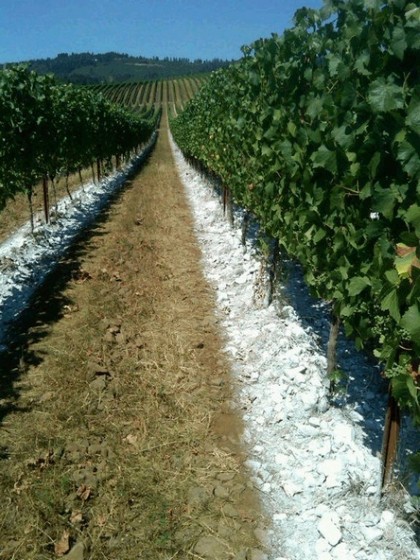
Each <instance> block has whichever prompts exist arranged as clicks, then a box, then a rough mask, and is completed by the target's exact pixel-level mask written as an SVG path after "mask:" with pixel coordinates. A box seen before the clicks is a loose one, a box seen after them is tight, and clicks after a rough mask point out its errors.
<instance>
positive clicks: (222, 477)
mask: <svg viewBox="0 0 420 560" xmlns="http://www.w3.org/2000/svg"><path fill="white" fill-rule="evenodd" d="M233 478H235V473H232V472H223V473H219V474H218V475H217V479H218V480H221V481H222V482H228V481H229V480H232V479H233Z"/></svg>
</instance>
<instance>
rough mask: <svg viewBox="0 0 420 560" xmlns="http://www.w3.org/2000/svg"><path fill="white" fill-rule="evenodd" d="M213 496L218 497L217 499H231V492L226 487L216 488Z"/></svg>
mask: <svg viewBox="0 0 420 560" xmlns="http://www.w3.org/2000/svg"><path fill="white" fill-rule="evenodd" d="M213 494H214V495H215V496H216V498H223V499H226V498H228V497H229V491H228V490H227V488H225V487H224V486H216V487H215V489H214V490H213Z"/></svg>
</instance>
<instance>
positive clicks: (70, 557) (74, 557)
mask: <svg viewBox="0 0 420 560" xmlns="http://www.w3.org/2000/svg"><path fill="white" fill-rule="evenodd" d="M84 557H85V547H84V544H83V543H77V544H75V545H74V547H73V548H72V549H71V550H70V552H69V553H68V554H66V555H65V556H63V558H64V559H65V560H84Z"/></svg>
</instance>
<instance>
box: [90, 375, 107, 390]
mask: <svg viewBox="0 0 420 560" xmlns="http://www.w3.org/2000/svg"><path fill="white" fill-rule="evenodd" d="M106 383H107V381H106V377H104V376H102V375H101V376H100V377H97V378H96V379H94V380H93V381H91V382H90V383H89V388H90V389H92V391H96V392H98V393H100V392H101V391H104V390H105V389H106Z"/></svg>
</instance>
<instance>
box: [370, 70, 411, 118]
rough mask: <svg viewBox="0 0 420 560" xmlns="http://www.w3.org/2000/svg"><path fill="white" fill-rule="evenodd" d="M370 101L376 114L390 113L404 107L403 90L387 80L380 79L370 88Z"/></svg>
mask: <svg viewBox="0 0 420 560" xmlns="http://www.w3.org/2000/svg"><path fill="white" fill-rule="evenodd" d="M368 100H369V103H370V106H371V107H372V109H373V111H375V112H376V113H382V112H390V111H393V110H395V109H402V108H403V107H404V97H403V89H402V88H401V87H400V86H397V85H396V84H394V83H392V82H387V81H385V78H378V79H376V80H375V81H373V82H372V83H371V85H370V87H369V91H368Z"/></svg>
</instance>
